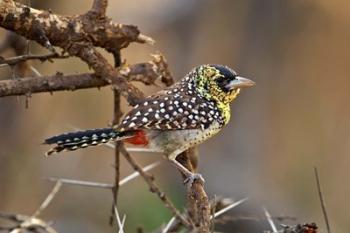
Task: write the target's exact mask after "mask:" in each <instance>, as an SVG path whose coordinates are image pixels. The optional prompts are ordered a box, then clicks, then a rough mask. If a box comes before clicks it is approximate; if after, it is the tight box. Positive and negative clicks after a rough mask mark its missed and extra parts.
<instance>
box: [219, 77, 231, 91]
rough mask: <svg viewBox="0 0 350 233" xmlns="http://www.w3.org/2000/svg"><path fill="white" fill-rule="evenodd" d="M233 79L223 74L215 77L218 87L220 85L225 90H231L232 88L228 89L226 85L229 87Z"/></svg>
mask: <svg viewBox="0 0 350 233" xmlns="http://www.w3.org/2000/svg"><path fill="white" fill-rule="evenodd" d="M233 79H234V77H233ZM231 80H232V79H231V78H227V77H225V76H222V75H221V76H220V77H218V78H216V79H215V81H216V83H217V85H218V87H220V89H221V90H223V91H225V92H228V91H230V90H229V89H227V88H226V87H227V85H228V84H229V83H230V81H231Z"/></svg>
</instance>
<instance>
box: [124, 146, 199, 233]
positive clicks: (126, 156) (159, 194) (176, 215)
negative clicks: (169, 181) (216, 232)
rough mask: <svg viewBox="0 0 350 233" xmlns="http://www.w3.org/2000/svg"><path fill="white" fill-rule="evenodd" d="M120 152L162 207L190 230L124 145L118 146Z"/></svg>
mask: <svg viewBox="0 0 350 233" xmlns="http://www.w3.org/2000/svg"><path fill="white" fill-rule="evenodd" d="M120 152H121V153H122V154H123V155H124V157H125V158H126V160H127V161H128V162H129V163H130V165H131V166H132V167H133V168H134V169H135V171H138V172H139V173H140V175H141V176H142V178H143V179H144V180H145V181H146V183H147V184H148V185H149V187H150V190H151V192H154V193H155V194H157V196H158V197H159V198H160V200H161V201H162V202H163V203H164V205H165V206H166V207H167V208H168V209H169V210H170V211H171V212H172V213H173V214H174V216H175V217H176V218H177V219H178V220H179V221H180V222H181V223H182V224H183V225H184V226H185V227H187V228H189V229H192V228H193V227H192V225H191V224H190V223H189V222H188V221H187V220H186V219H185V218H184V217H183V216H182V215H181V214H180V212H179V211H178V210H177V209H176V208H175V206H174V204H173V203H172V202H171V201H170V199H169V198H168V197H167V196H166V195H165V193H163V192H162V191H161V190H160V189H159V187H158V185H157V184H156V183H155V182H154V178H153V177H152V176H151V175H148V174H147V173H145V172H144V171H143V170H142V168H141V167H140V166H139V165H138V164H137V163H136V162H135V161H134V159H133V158H132V157H131V156H130V154H129V153H128V152H127V151H126V149H125V147H124V144H121V146H120Z"/></svg>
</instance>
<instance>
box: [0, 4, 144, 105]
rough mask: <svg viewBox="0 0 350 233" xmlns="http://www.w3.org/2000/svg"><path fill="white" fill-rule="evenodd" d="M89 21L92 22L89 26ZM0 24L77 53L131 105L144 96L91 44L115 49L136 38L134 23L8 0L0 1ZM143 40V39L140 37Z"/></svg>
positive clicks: (45, 43)
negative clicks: (65, 13) (54, 11)
mask: <svg viewBox="0 0 350 233" xmlns="http://www.w3.org/2000/svg"><path fill="white" fill-rule="evenodd" d="M91 25H93V26H91ZM0 26H1V27H4V28H6V29H8V30H12V31H15V32H16V33H17V34H19V35H22V36H24V37H26V38H28V39H31V40H34V41H36V42H38V43H39V44H41V45H43V46H45V47H47V48H48V49H50V50H53V48H52V45H53V46H59V47H61V48H62V49H63V51H65V52H67V53H68V54H69V55H71V56H76V57H79V58H80V59H81V60H83V61H84V62H86V63H87V64H88V65H89V66H90V67H91V68H92V69H93V70H94V71H95V73H97V74H99V76H100V77H101V78H103V79H104V80H105V81H107V82H109V83H113V85H114V88H115V89H116V90H118V91H119V93H120V94H121V95H123V96H124V97H125V98H126V99H127V100H128V102H129V103H130V104H131V105H135V104H137V103H138V102H139V101H140V100H141V99H142V98H143V97H144V96H143V93H142V92H141V91H140V90H139V89H137V88H136V87H135V86H133V85H131V84H130V83H128V82H127V80H126V79H125V77H123V76H120V75H119V74H118V72H117V71H116V69H115V68H114V67H113V66H112V65H111V64H109V63H108V61H107V60H106V59H105V58H104V57H103V56H102V54H101V53H99V52H98V51H97V50H96V49H95V47H94V46H98V47H102V48H105V49H106V50H107V51H109V52H115V51H119V50H120V49H121V48H125V47H126V46H127V45H128V44H129V43H131V42H140V39H139V37H138V36H139V34H140V32H139V31H138V30H137V28H136V27H135V26H126V25H122V24H115V23H113V22H112V21H111V20H110V19H109V18H103V19H96V17H91V14H90V15H89V14H85V15H79V16H60V15H55V14H52V13H51V12H48V11H41V10H36V9H33V8H29V7H28V6H25V5H23V4H20V3H16V2H14V1H12V0H3V1H0ZM142 42H144V41H142Z"/></svg>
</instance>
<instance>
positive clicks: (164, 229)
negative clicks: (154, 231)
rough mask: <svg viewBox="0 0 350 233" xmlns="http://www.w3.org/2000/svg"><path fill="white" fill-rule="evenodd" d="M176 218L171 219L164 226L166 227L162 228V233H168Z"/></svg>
mask: <svg viewBox="0 0 350 233" xmlns="http://www.w3.org/2000/svg"><path fill="white" fill-rule="evenodd" d="M175 220H176V218H175V217H172V218H171V219H170V220H169V222H168V223H167V224H166V226H165V227H164V228H163V230H162V233H167V232H168V231H169V229H170V228H171V226H172V225H173V223H174V222H175Z"/></svg>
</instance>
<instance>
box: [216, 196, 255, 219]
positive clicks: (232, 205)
mask: <svg viewBox="0 0 350 233" xmlns="http://www.w3.org/2000/svg"><path fill="white" fill-rule="evenodd" d="M247 200H248V197H246V198H243V199H241V200H239V201H236V202H234V203H232V204H231V205H229V206H227V207H225V208H223V209H221V210H219V211H218V212H216V213H215V214H214V216H213V217H214V218H217V217H219V216H220V215H222V214H224V213H226V212H227V211H229V210H231V209H233V208H235V207H237V206H239V205H240V204H242V203H243V202H245V201H247Z"/></svg>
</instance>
